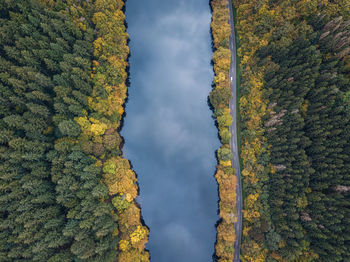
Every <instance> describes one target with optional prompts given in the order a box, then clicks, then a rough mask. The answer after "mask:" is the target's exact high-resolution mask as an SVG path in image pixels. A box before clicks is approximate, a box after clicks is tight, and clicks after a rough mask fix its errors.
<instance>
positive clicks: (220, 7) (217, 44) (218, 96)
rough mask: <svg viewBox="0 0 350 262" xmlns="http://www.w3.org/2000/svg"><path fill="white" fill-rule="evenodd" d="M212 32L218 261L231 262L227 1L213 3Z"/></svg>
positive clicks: (232, 206) (233, 217)
mask: <svg viewBox="0 0 350 262" xmlns="http://www.w3.org/2000/svg"><path fill="white" fill-rule="evenodd" d="M210 5H211V8H212V22H211V32H212V36H213V48H214V54H213V59H212V60H213V65H214V73H215V76H214V82H213V85H214V88H213V90H212V91H211V93H210V95H209V100H210V103H211V105H212V106H213V112H214V114H213V116H214V117H215V118H216V123H217V127H218V131H219V137H220V141H221V144H222V145H221V147H220V148H219V149H218V151H217V159H218V165H217V170H216V174H215V178H216V181H217V183H218V191H219V217H220V218H219V221H218V223H217V237H216V243H215V255H214V258H215V259H216V260H217V261H220V262H229V261H230V262H231V261H232V260H233V258H234V252H235V250H234V243H235V239H236V234H235V228H234V223H235V222H236V221H237V210H236V192H235V190H232V189H235V188H236V187H237V186H236V185H237V181H236V179H237V178H236V176H235V175H234V169H233V168H232V163H231V159H232V156H233V154H232V152H231V149H230V145H229V142H230V138H231V133H230V131H229V126H230V125H231V124H232V117H231V115H230V108H229V101H230V99H231V97H232V93H231V89H230V79H229V69H230V64H231V51H230V49H229V37H230V34H231V27H230V25H229V23H228V21H229V19H230V15H229V9H228V2H227V0H212V1H211V2H210Z"/></svg>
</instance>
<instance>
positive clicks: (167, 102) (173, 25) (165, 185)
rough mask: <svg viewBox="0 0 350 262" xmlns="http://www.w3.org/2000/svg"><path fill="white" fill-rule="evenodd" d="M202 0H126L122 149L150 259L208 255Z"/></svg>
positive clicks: (212, 205) (212, 215) (207, 48)
mask: <svg viewBox="0 0 350 262" xmlns="http://www.w3.org/2000/svg"><path fill="white" fill-rule="evenodd" d="M208 2H209V1H208V0H147V1H145V0H128V1H127V2H126V20H127V23H128V33H129V35H130V39H131V41H130V50H131V57H130V82H131V86H130V88H129V101H128V103H127V105H126V113H127V115H126V117H125V119H124V120H125V121H124V127H123V129H122V132H121V133H122V136H123V137H124V139H125V145H124V156H125V157H126V158H128V159H129V160H130V161H131V163H132V165H133V168H134V170H135V172H136V173H137V175H138V180H139V186H140V196H139V197H138V202H139V203H140V204H141V206H142V215H143V218H144V220H145V223H146V225H147V226H148V227H149V228H150V239H149V243H148V244H147V249H149V251H150V254H151V260H152V261H153V262H186V261H191V262H196V261H198V262H205V261H211V259H212V255H213V253H214V243H215V237H216V231H215V223H216V221H217V219H218V216H217V200H218V196H217V185H216V182H215V179H214V177H213V175H214V172H215V165H216V159H215V150H216V149H217V148H218V147H219V140H218V138H217V130H216V127H215V125H214V120H213V119H212V118H211V114H212V113H211V111H210V109H209V107H208V104H207V97H208V94H209V92H210V90H211V83H212V78H213V72H212V66H211V64H210V60H211V56H212V51H211V38H210V31H209V29H210V19H211V14H210V8H209V4H208Z"/></svg>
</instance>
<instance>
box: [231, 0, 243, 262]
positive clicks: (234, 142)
mask: <svg viewBox="0 0 350 262" xmlns="http://www.w3.org/2000/svg"><path fill="white" fill-rule="evenodd" d="M228 2H229V3H228V5H229V9H230V25H231V36H230V50H231V66H230V79H232V81H231V90H232V99H231V101H230V109H231V115H232V118H233V123H232V126H230V132H231V134H232V137H231V140H230V146H231V150H232V152H233V159H232V160H231V161H232V166H233V167H234V169H235V172H236V176H237V188H236V192H237V203H236V208H237V222H236V223H235V225H234V226H235V231H236V242H235V244H234V249H235V256H234V259H233V261H234V262H239V254H240V245H241V233H242V185H241V170H240V167H239V157H238V144H237V104H236V101H237V99H236V97H237V86H236V84H237V81H236V79H237V75H236V72H237V70H236V67H237V62H236V38H235V28H234V24H233V10H232V0H228Z"/></svg>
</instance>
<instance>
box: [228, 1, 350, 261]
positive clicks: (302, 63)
mask: <svg viewBox="0 0 350 262" xmlns="http://www.w3.org/2000/svg"><path fill="white" fill-rule="evenodd" d="M234 5H235V8H236V10H237V24H236V28H237V31H238V36H239V41H240V48H239V49H238V55H239V57H240V61H241V62H240V71H241V75H240V78H241V97H240V105H239V106H240V112H241V115H240V117H241V126H242V130H241V134H242V148H241V158H242V160H243V167H242V176H243V194H244V206H243V211H242V212H243V234H242V245H241V260H242V261H254V262H257V261H271V262H272V261H281V262H283V261H348V260H349V259H350V257H349V254H350V246H349V244H350V242H349V241H350V232H349V229H350V224H349V223H350V220H349V211H350V209H349V191H350V181H349V178H350V177H349V170H350V169H349V168H350V166H349V164H350V151H349V149H350V144H349V143H350V137H349V136H350V128H349V127H350V126H349V120H350V115H349V113H350V111H349V106H350V104H349V102H350V101H349V95H350V82H349V81H350V75H349V70H350V20H349V19H350V6H349V2H348V1H342V0H338V1H327V0H303V1H288V0H282V1H258V0H256V1H245V0H235V1H234Z"/></svg>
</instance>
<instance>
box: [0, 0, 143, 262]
mask: <svg viewBox="0 0 350 262" xmlns="http://www.w3.org/2000/svg"><path fill="white" fill-rule="evenodd" d="M123 7H124V2H123V1H121V0H96V1H94V3H91V2H90V1H73V0H57V1H49V0H48V1H45V0H42V1H39V0H37V1H35V0H24V1H15V0H6V1H1V2H0V35H1V37H0V54H1V56H0V57H1V58H0V68H1V69H0V72H1V73H0V159H1V160H0V166H1V168H0V178H1V184H0V206H1V209H0V229H1V231H0V261H4V262H6V261H50V262H54V261H57V262H58V261H60V262H62V261H130V262H134V261H149V254H148V252H147V251H145V250H144V247H145V243H146V242H147V239H148V228H147V227H146V226H144V225H143V223H142V221H141V215H140V208H139V206H138V204H137V203H136V201H135V198H136V196H137V195H138V186H137V179H136V176H135V173H134V172H133V171H132V170H131V168H130V163H129V161H128V160H126V159H124V158H122V156H121V146H122V144H123V140H122V138H121V137H120V135H119V133H118V132H119V129H120V125H121V120H122V118H123V113H124V108H123V104H124V101H125V99H126V94H127V87H126V80H127V67H128V62H127V60H128V56H129V48H128V46H127V41H128V34H127V33H126V28H125V21H124V20H125V16H124V10H123Z"/></svg>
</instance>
